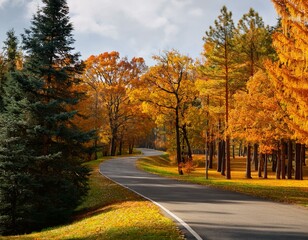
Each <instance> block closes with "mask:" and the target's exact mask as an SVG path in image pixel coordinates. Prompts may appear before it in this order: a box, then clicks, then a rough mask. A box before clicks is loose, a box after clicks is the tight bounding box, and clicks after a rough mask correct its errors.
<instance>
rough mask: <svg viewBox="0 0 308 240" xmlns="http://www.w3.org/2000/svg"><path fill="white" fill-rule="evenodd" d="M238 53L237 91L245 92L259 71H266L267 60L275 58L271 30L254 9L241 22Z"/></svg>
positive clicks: (238, 34)
mask: <svg viewBox="0 0 308 240" xmlns="http://www.w3.org/2000/svg"><path fill="white" fill-rule="evenodd" d="M235 44H236V48H237V51H238V54H239V56H238V59H237V61H238V63H239V67H238V69H237V72H238V81H237V89H236V90H245V87H246V83H247V81H248V80H249V78H250V77H252V76H253V75H254V74H255V73H256V72H257V71H258V70H260V69H264V66H263V61H264V59H265V58H269V57H274V56H273V55H274V53H275V51H274V50H273V48H272V42H271V29H270V27H268V26H267V27H265V26H264V22H263V20H262V18H261V17H260V16H259V14H258V13H257V12H256V11H255V10H254V9H252V8H250V9H249V12H248V13H246V14H244V15H243V17H242V18H241V19H240V20H239V22H238V24H237V28H236V34H235Z"/></svg>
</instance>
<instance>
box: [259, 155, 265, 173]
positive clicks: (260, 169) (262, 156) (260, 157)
mask: <svg viewBox="0 0 308 240" xmlns="http://www.w3.org/2000/svg"><path fill="white" fill-rule="evenodd" d="M263 161H264V154H262V153H260V154H259V164H258V177H259V178H261V177H262V165H263Z"/></svg>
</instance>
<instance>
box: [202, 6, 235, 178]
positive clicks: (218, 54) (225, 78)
mask: <svg viewBox="0 0 308 240" xmlns="http://www.w3.org/2000/svg"><path fill="white" fill-rule="evenodd" d="M234 30H235V28H234V23H233V20H232V13H231V12H229V11H228V10H227V8H226V6H224V7H223V8H222V9H221V15H219V16H218V19H217V20H215V22H214V26H211V27H210V29H209V31H207V32H206V36H205V37H204V38H203V40H204V42H205V43H204V50H205V51H204V56H205V58H206V62H205V67H206V68H205V69H204V71H203V73H204V76H205V77H207V78H209V79H215V80H217V81H218V82H221V83H223V84H224V103H223V105H224V106H225V114H224V115H225V116H224V117H225V121H224V134H225V153H226V178H227V179H230V178H231V166H230V136H229V135H228V131H227V129H228V122H229V107H230V92H231V90H232V88H233V83H234V75H233V73H234V69H235V64H236V63H235V59H236V56H235V50H234V45H233V38H234Z"/></svg>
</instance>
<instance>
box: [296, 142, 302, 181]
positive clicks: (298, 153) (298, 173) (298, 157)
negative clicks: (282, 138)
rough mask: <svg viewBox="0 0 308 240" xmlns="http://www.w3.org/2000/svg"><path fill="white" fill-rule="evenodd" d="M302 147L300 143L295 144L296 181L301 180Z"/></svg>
mask: <svg viewBox="0 0 308 240" xmlns="http://www.w3.org/2000/svg"><path fill="white" fill-rule="evenodd" d="M301 147H302V145H301V144H300V143H296V144H295V179H296V180H300V179H301V171H302V166H301Z"/></svg>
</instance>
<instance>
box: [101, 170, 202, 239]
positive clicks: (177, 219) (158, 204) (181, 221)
mask: <svg viewBox="0 0 308 240" xmlns="http://www.w3.org/2000/svg"><path fill="white" fill-rule="evenodd" d="M99 172H100V174H102V175H103V176H104V177H106V178H108V179H109V180H110V181H112V182H114V183H116V184H119V185H120V186H122V187H124V188H126V189H128V190H130V191H132V192H134V193H136V194H138V195H139V196H141V197H143V198H145V199H147V200H149V201H150V202H152V203H154V204H155V205H157V206H158V207H160V208H161V209H163V210H164V211H165V212H166V213H167V214H169V215H170V216H171V217H173V218H174V219H175V220H176V221H178V222H179V223H180V224H181V225H182V226H183V227H184V228H186V229H187V231H188V232H190V233H191V234H192V235H193V236H194V237H195V238H196V239H197V240H203V239H202V238H201V237H200V235H199V234H198V233H196V231H195V230H193V229H192V228H191V227H190V226H189V225H188V224H187V223H186V222H185V221H184V220H182V219H181V218H179V217H178V216H177V215H175V214H174V213H172V212H171V211H169V210H168V209H167V208H165V207H164V206H162V205H161V204H160V203H158V202H155V201H154V200H152V199H151V198H148V197H146V196H144V195H142V194H141V193H138V192H136V191H135V190H133V189H131V188H129V187H127V186H125V185H123V184H121V183H119V182H117V181H115V180H113V179H111V178H110V177H108V176H106V175H104V174H103V173H102V172H101V170H100V168H99Z"/></svg>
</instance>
